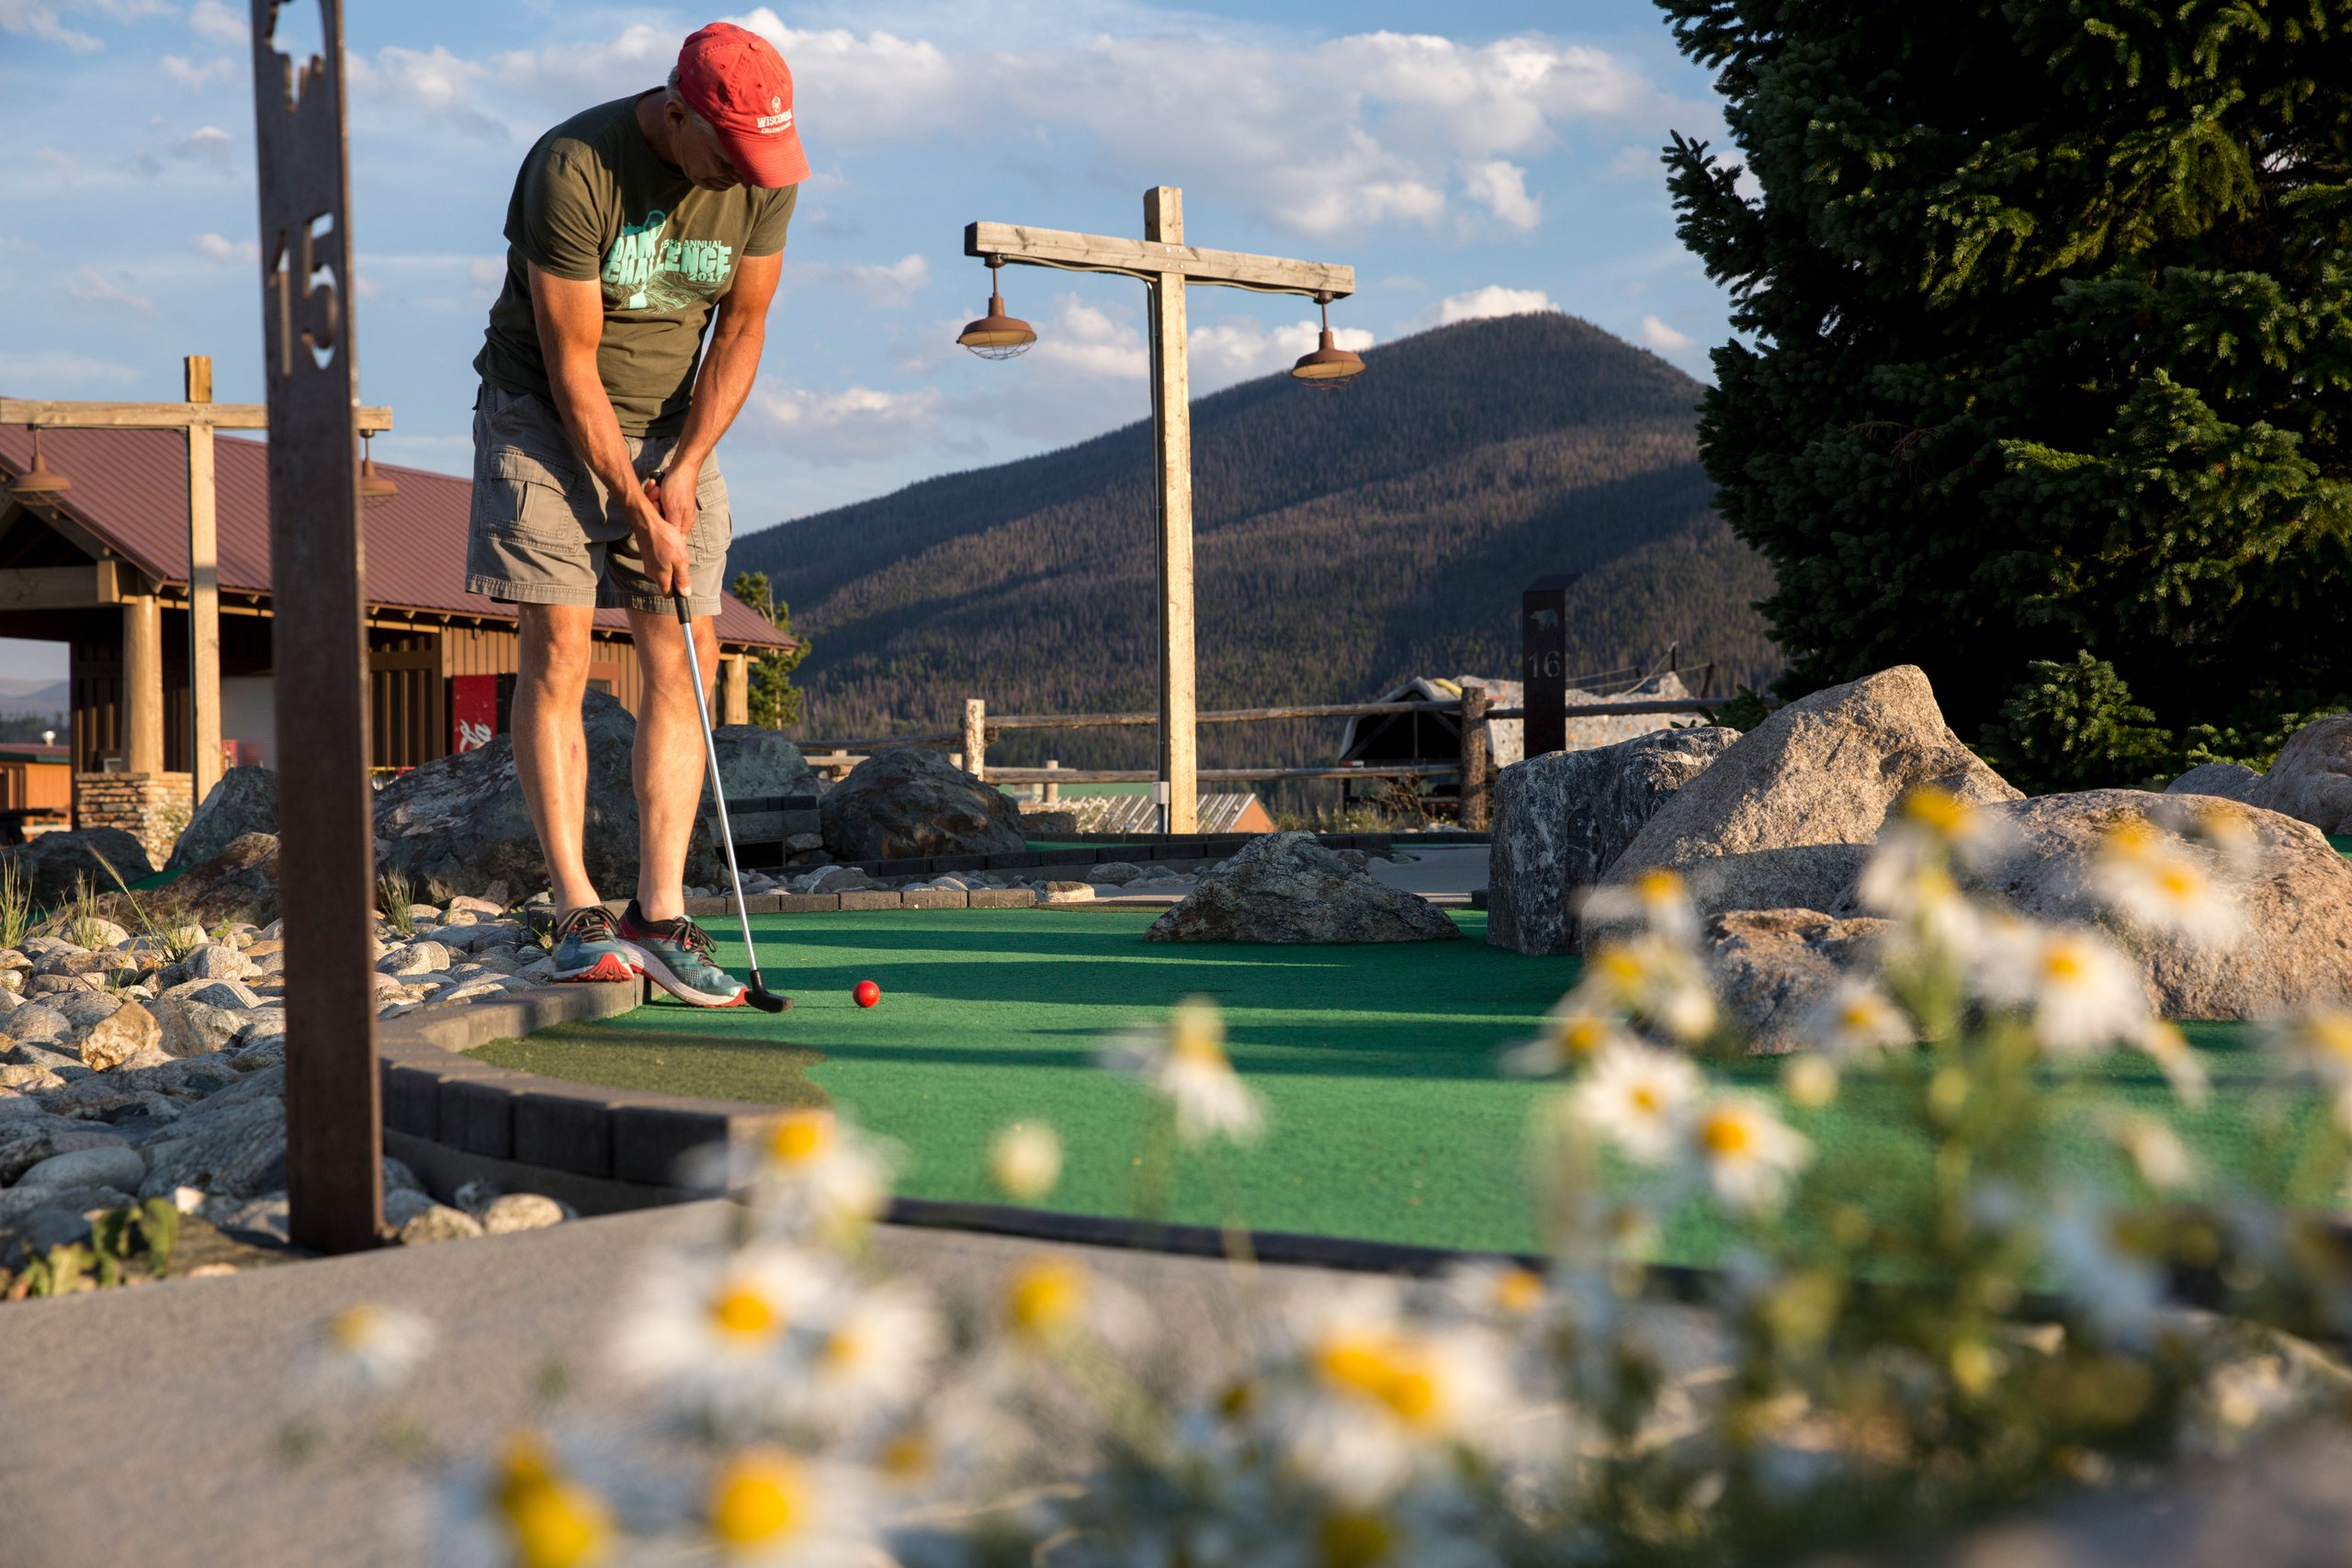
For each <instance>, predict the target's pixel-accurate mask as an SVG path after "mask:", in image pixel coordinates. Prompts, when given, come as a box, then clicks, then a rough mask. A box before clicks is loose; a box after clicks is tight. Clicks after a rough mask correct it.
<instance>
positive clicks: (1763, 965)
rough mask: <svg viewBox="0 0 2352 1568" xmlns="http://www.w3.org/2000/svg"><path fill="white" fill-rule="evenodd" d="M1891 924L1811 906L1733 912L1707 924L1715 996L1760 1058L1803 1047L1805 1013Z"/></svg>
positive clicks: (1851, 967) (1815, 1005)
mask: <svg viewBox="0 0 2352 1568" xmlns="http://www.w3.org/2000/svg"><path fill="white" fill-rule="evenodd" d="M1892 925H1893V922H1892V921H1889V920H1882V919H1869V918H1858V919H1838V917H1836V916H1833V915H1825V914H1823V913H1821V912H1820V911H1819V910H1817V909H1733V910H1727V911H1725V912H1724V913H1723V914H1720V915H1717V916H1716V917H1715V918H1714V919H1713V920H1710V921H1709V922H1708V924H1707V946H1708V947H1709V949H1710V950H1711V951H1710V953H1709V964H1710V967H1711V968H1712V969H1713V972H1714V980H1715V990H1716V995H1717V997H1718V998H1720V999H1721V1001H1722V1002H1723V1005H1724V1012H1725V1013H1726V1014H1728V1015H1729V1016H1730V1017H1731V1019H1732V1020H1733V1021H1735V1022H1736V1023H1737V1024H1738V1025H1739V1026H1740V1028H1741V1029H1743V1030H1745V1031H1746V1032H1747V1048H1748V1050H1749V1051H1750V1052H1752V1053H1755V1054H1758V1055H1763V1054H1767V1053H1773V1052H1781V1051H1792V1050H1795V1049H1796V1048H1797V1047H1798V1046H1799V1045H1800V1044H1802V1043H1804V1042H1803V1038H1802V1035H1801V1031H1802V1030H1803V1028H1804V1023H1805V1021H1806V1018H1807V1016H1808V1015H1809V1014H1810V1013H1811V1012H1812V1011H1813V1010H1814V1009H1815V1008H1816V1007H1818V1006H1819V1005H1820V1004H1821V1003H1822V1002H1823V1001H1824V1000H1825V999H1826V998H1827V997H1828V995H1829V993H1830V992H1831V991H1832V990H1833V989H1835V988H1836V987H1837V984H1838V980H1839V979H1840V978H1841V977H1842V976H1844V975H1845V974H1846V973H1847V972H1848V971H1849V970H1851V969H1854V968H1856V967H1857V966H1858V965H1860V964H1861V962H1862V960H1863V957H1864V955H1865V953H1866V952H1867V950H1868V948H1869V946H1870V944H1871V942H1874V941H1876V940H1877V939H1878V938H1879V937H1881V936H1882V935H1883V934H1884V933H1885V932H1886V931H1888V930H1889V929H1891V927H1892Z"/></svg>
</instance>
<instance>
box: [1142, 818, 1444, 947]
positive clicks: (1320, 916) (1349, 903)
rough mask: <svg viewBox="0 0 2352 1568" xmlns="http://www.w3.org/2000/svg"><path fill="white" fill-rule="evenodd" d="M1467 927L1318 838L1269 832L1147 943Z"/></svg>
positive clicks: (1309, 938)
mask: <svg viewBox="0 0 2352 1568" xmlns="http://www.w3.org/2000/svg"><path fill="white" fill-rule="evenodd" d="M1461 935H1462V930H1461V928H1460V927H1458V926H1456V925H1455V924H1454V923H1453V921H1452V920H1451V919H1447V918H1446V916H1445V914H1444V913H1443V912H1442V910H1440V909H1439V908H1437V906H1435V905H1434V904H1431V903H1430V902H1429V900H1427V899H1425V898H1422V897H1418V896H1417V895H1414V894H1411V893H1406V892H1402V891H1400V890H1398V889H1397V888H1394V887H1390V886H1386V885H1385V884H1384V883H1381V882H1377V881H1374V879H1373V877H1372V875H1371V874H1369V873H1367V872H1364V871H1362V870H1360V869H1358V868H1357V867H1355V866H1351V865H1350V864H1348V863H1347V862H1345V861H1343V860H1341V859H1340V857H1339V856H1338V855H1336V854H1334V853H1332V852H1330V851H1329V850H1327V849H1325V848H1324V847H1323V846H1322V845H1320V844H1318V843H1317V842H1316V841H1315V835H1314V834H1312V833H1267V834H1263V835H1261V836H1260V837H1259V838H1257V839H1255V840H1252V841H1251V842H1250V845H1249V847H1248V848H1246V849H1244V850H1243V851H1242V852H1240V853H1238V854H1237V855H1235V856H1233V857H1232V858H1231V859H1229V860H1227V861H1225V862H1223V863H1219V864H1218V865H1216V866H1215V867H1212V868H1211V869H1210V870H1209V871H1208V872H1207V873H1206V874H1204V875H1203V876H1202V878H1201V881H1200V886H1199V887H1198V888H1197V889H1196V890H1195V891H1194V892H1193V894H1192V895H1191V896H1190V897H1187V898H1185V899H1184V900H1183V902H1182V903H1180V904H1178V905H1176V906H1175V907H1174V908H1171V909H1170V910H1169V911H1168V912H1167V913H1166V914H1164V915H1162V916H1160V917H1159V919H1157V920H1154V921H1153V922H1152V923H1151V928H1150V929H1149V930H1148V931H1145V932H1144V939H1145V940H1146V941H1148V942H1445V941H1451V940H1453V939H1456V938H1459V937H1460V936H1461Z"/></svg>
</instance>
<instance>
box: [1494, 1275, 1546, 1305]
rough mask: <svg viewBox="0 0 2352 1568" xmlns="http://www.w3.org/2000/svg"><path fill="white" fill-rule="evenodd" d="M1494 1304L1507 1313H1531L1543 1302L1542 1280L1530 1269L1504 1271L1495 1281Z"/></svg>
mask: <svg viewBox="0 0 2352 1568" xmlns="http://www.w3.org/2000/svg"><path fill="white" fill-rule="evenodd" d="M1495 1302H1496V1304H1497V1305H1498V1306H1500V1307H1501V1308H1502V1309H1503V1310H1504V1311H1505V1312H1508V1313H1514V1314H1517V1313H1530V1312H1533V1311H1534V1310H1535V1309H1536V1308H1537V1307H1538V1306H1540V1305H1542V1304H1543V1302H1544V1280H1543V1279H1542V1278H1541V1277H1540V1276H1538V1275H1537V1274H1536V1273H1535V1272H1534V1271H1533V1270H1532V1269H1504V1270H1503V1276H1502V1278H1501V1279H1499V1280H1496V1281H1495Z"/></svg>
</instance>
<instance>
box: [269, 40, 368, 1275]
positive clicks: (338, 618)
mask: <svg viewBox="0 0 2352 1568" xmlns="http://www.w3.org/2000/svg"><path fill="white" fill-rule="evenodd" d="M287 3H288V0H253V3H252V11H253V48H254V154H255V160H256V162H257V164H258V165H259V171H260V175H261V240H262V252H261V254H262V269H263V270H262V322H263V326H262V337H263V344H264V348H265V354H266V357H265V363H264V370H265V376H266V381H267V384H268V389H269V396H268V405H269V547H270V556H271V561H270V570H271V574H272V576H273V578H274V580H275V581H277V584H278V592H277V619H276V621H275V622H274V623H273V624H272V626H271V628H270V630H271V635H272V637H273V638H274V644H275V656H274V659H273V660H272V662H273V665H274V667H275V671H276V675H275V679H276V682H277V735H278V740H279V746H278V789H277V798H278V807H277V835H278V855H277V870H278V888H279V907H280V908H281V909H282V910H283V911H284V914H285V917H286V923H285V931H286V1039H287V1053H286V1190H287V1194H288V1199H289V1200H290V1202H291V1206H292V1213H291V1214H290V1216H289V1220H290V1226H291V1230H292V1234H293V1238H294V1240H295V1242H296V1243H297V1244H298V1245H300V1246H303V1247H315V1248H316V1249H318V1250H319V1251H321V1252H355V1251H357V1250H359V1249H360V1248H362V1247H374V1246H376V1245H378V1243H379V1240H380V1236H379V1231H380V1230H381V1228H382V1224H383V1212H384V1193H383V1157H382V1144H383V1133H382V1123H381V1121H380V1120H379V1115H378V1093H377V1087H376V992H375V987H374V984H373V982H374V980H375V974H374V964H373V962H372V959H373V954H374V952H375V935H376V931H375V916H374V910H375V869H376V867H375V845H374V841H373V829H372V823H371V820H370V813H369V810H368V660H367V651H366V637H367V632H366V630H365V626H366V620H365V606H366V600H365V595H364V593H363V592H362V590H361V586H360V549H359V463H358V447H359V437H358V429H357V423H356V420H355V418H354V413H353V406H352V405H353V403H354V400H355V396H354V395H355V393H356V391H357V389H358V375H357V372H356V370H355V368H354V367H353V361H352V347H351V336H352V324H351V288H350V283H351V223H350V213H351V164H350V159H349V157H348V155H347V153H346V150H345V135H344V125H345V120H344V76H343V4H342V0H317V5H318V7H319V20H320V26H321V30H322V42H321V51H322V52H321V54H320V55H319V56H318V57H316V58H313V59H311V60H309V61H307V62H301V63H300V64H297V63H296V62H294V61H292V60H290V59H288V57H287V56H286V55H284V54H283V53H280V52H279V51H278V50H277V47H276V44H275V39H274V34H275V32H276V30H277V13H278V11H279V10H280V9H281V8H282V7H283V6H285V5H286V4H287ZM296 3H300V4H308V3H309V0H296Z"/></svg>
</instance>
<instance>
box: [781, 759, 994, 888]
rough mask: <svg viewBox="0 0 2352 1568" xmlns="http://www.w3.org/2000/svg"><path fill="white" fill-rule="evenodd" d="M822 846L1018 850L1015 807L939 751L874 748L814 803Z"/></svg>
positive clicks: (874, 851) (844, 852)
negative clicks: (876, 749)
mask: <svg viewBox="0 0 2352 1568" xmlns="http://www.w3.org/2000/svg"><path fill="white" fill-rule="evenodd" d="M818 816H819V820H820V823H821V824H822V826H823V829H824V834H825V848H826V849H827V850H828V851H830V852H831V853H833V854H834V855H837V856H839V857H840V858H841V859H842V860H854V861H866V860H899V859H907V858H911V857H913V856H918V855H967V854H1018V853H1020V852H1021V851H1022V850H1023V849H1024V848H1026V847H1027V840H1024V839H1023V836H1022V829H1021V810H1020V807H1017V806H1015V805H1014V804H1013V802H1012V796H1010V795H1006V794H1004V793H1003V792H1002V791H1001V790H998V789H993V788H990V787H989V785H987V784H982V783H981V782H980V781H979V780H978V779H976V778H974V777H973V776H972V775H971V774H969V773H966V772H965V771H964V770H963V769H961V768H958V767H956V766H955V765H954V764H953V763H951V762H949V761H947V759H946V757H944V755H942V754H941V753H939V752H937V751H927V750H915V749H913V748H911V747H903V746H900V747H890V748H888V749H886V750H880V751H876V752H875V753H874V755H872V756H870V757H868V758H867V759H866V760H865V761H863V762H860V763H859V764H858V765H857V766H856V767H855V768H854V769H852V770H851V771H850V774H849V776H848V777H847V778H845V779H843V780H842V782H841V783H839V784H835V785H834V786H833V787H832V788H831V789H830V790H828V791H826V792H825V795H824V798H823V799H822V800H821V801H820V802H819V803H818Z"/></svg>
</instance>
